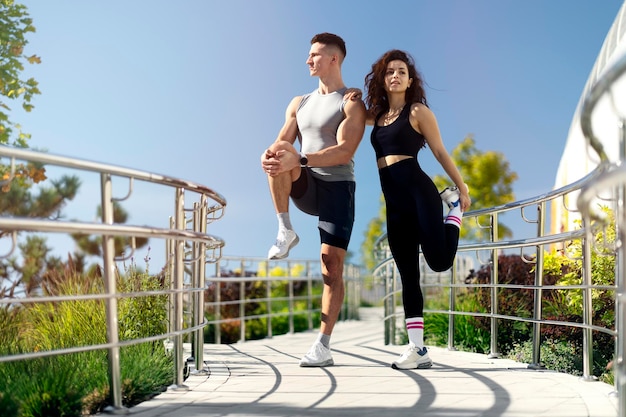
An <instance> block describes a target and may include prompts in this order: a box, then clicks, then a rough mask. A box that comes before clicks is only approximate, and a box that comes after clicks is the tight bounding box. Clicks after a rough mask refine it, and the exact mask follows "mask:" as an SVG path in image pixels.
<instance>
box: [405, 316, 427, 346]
mask: <svg viewBox="0 0 626 417" xmlns="http://www.w3.org/2000/svg"><path fill="white" fill-rule="evenodd" d="M405 321H406V332H407V333H408V335H409V343H411V344H413V345H415V346H416V347H418V348H419V349H421V348H423V347H424V317H411V318H409V319H406V320H405Z"/></svg>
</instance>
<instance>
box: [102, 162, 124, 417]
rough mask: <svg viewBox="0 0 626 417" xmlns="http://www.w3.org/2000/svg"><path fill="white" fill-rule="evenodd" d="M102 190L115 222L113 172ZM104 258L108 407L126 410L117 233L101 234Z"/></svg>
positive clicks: (105, 210)
mask: <svg viewBox="0 0 626 417" xmlns="http://www.w3.org/2000/svg"><path fill="white" fill-rule="evenodd" d="M100 183H101V184H100V186H101V189H100V192H101V202H102V223H104V224H113V191H112V188H113V186H112V184H111V175H110V174H105V173H102V174H101V175H100ZM102 258H103V259H102V260H103V269H104V271H103V273H104V287H105V289H106V293H107V299H106V321H107V342H108V343H110V344H111V345H112V346H111V347H110V348H109V349H108V361H109V385H110V386H109V389H110V391H111V403H112V405H111V406H110V407H108V408H107V410H106V411H107V412H109V413H113V414H127V413H128V410H127V409H125V408H124V407H123V405H122V382H121V371H120V347H119V328H118V317H117V298H116V296H117V288H116V281H117V280H116V279H115V263H114V258H115V244H114V237H113V236H108V235H104V236H102Z"/></svg>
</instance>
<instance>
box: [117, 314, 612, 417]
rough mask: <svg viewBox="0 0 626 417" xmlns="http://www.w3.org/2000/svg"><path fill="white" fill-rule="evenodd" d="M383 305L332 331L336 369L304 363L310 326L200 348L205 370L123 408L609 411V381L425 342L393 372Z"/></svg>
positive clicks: (424, 415) (446, 413) (496, 414)
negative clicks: (416, 359) (424, 348)
mask: <svg viewBox="0 0 626 417" xmlns="http://www.w3.org/2000/svg"><path fill="white" fill-rule="evenodd" d="M381 319H382V311H381V310H380V309H375V308H374V309H362V310H361V320H359V321H350V322H341V323H339V324H338V325H337V326H336V328H335V332H334V335H333V337H332V350H333V357H334V360H335V366H332V367H328V368H301V367H299V366H298V360H299V358H300V357H301V356H302V354H304V353H305V352H306V351H307V350H308V348H309V345H310V344H311V342H312V341H313V339H314V338H315V336H316V333H315V332H307V333H299V334H295V335H282V336H275V337H273V338H272V339H266V340H259V341H251V342H245V343H241V344H235V345H206V348H205V361H206V362H207V365H208V368H209V371H210V373H209V375H208V376H207V375H202V376H200V375H191V376H190V377H189V378H188V379H187V381H186V382H185V384H186V385H187V386H188V387H189V390H187V391H171V390H170V391H167V392H164V393H162V394H160V395H158V396H156V397H155V398H153V399H152V400H150V401H146V402H144V403H142V404H140V405H138V406H136V407H133V408H131V409H130V410H129V411H130V413H131V414H132V415H138V416H141V417H156V416H168V417H195V416H289V417H296V416H319V415H325V416H328V417H335V416H359V417H366V416H372V417H374V416H376V417H381V416H383V417H385V416H387V417H390V416H420V417H470V416H472V417H479V416H480V417H500V416H502V417H504V416H506V417H521V416H528V417H537V416H550V417H583V416H585V417H586V416H594V417H614V416H616V415H617V400H616V398H615V397H614V396H613V392H614V389H613V387H612V386H610V385H607V384H604V383H601V382H585V381H582V380H580V379H579V378H577V377H575V376H571V375H567V374H560V373H555V372H550V371H532V370H528V369H527V368H526V365H525V364H520V363H516V362H513V361H510V360H506V359H489V358H488V357H487V356H486V355H482V354H473V353H466V352H452V351H448V350H447V349H442V348H435V347H433V348H430V356H431V358H432V359H433V362H434V364H433V367H432V368H431V369H427V370H411V371H397V370H393V369H391V367H390V366H389V364H390V363H391V361H393V360H394V359H395V357H396V356H397V355H399V353H400V352H401V351H402V346H386V345H385V344H384V342H383V324H382V321H381Z"/></svg>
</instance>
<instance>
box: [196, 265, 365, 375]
mask: <svg viewBox="0 0 626 417" xmlns="http://www.w3.org/2000/svg"><path fill="white" fill-rule="evenodd" d="M214 266H215V271H214V274H213V276H212V277H211V278H210V279H208V280H207V283H208V289H209V291H210V293H211V294H212V296H213V298H212V299H211V300H209V299H208V296H207V301H206V303H205V311H206V312H207V320H208V321H207V324H208V325H209V327H211V328H212V329H213V331H214V333H215V343H222V327H223V325H224V324H235V325H236V326H237V327H238V328H239V332H238V333H239V334H238V337H237V339H236V340H237V341H240V342H244V341H246V340H247V339H249V338H250V337H249V336H248V335H247V330H246V329H247V323H248V322H250V321H253V320H254V321H256V322H259V321H260V322H265V326H264V329H263V331H262V332H261V329H259V330H258V332H260V334H257V335H255V338H259V337H272V336H273V335H274V332H275V330H274V323H275V322H276V321H277V320H280V319H281V318H286V320H287V326H286V328H285V327H284V328H283V330H284V332H286V333H290V334H291V333H295V332H296V330H312V329H313V328H316V327H318V326H319V316H320V311H321V299H322V290H323V276H322V272H321V270H320V261H318V260H316V261H313V260H306V259H285V260H280V261H268V260H267V259H264V258H251V257H245V258H244V257H234V256H223V257H222V258H221V259H220V260H219V261H217V262H216V263H215V265H214ZM343 277H344V286H345V291H346V292H345V297H344V302H343V306H342V309H341V311H340V316H339V320H352V319H358V308H359V305H360V303H361V297H360V294H361V279H360V270H359V268H358V267H356V266H354V265H350V264H346V265H344V275H343ZM261 283H262V288H258V289H257V291H251V290H250V286H251V285H252V284H261ZM226 287H229V289H232V290H233V291H232V292H235V295H231V296H230V297H229V298H228V299H224V298H225V297H223V296H222V295H221V294H222V291H223V290H224V289H225V288H226ZM296 304H299V306H298V308H296ZM228 306H231V307H233V308H232V309H231V314H228V315H226V314H224V313H223V312H222V310H223V309H224V308H225V307H228ZM296 318H300V319H301V320H300V321H301V322H302V321H304V322H305V324H302V323H300V325H299V326H298V329H296V324H295V320H296ZM199 365H200V364H199V363H197V364H196V366H199Z"/></svg>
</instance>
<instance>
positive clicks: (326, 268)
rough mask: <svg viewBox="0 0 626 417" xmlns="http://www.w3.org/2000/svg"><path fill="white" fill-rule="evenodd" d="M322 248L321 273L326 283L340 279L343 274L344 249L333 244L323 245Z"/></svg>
mask: <svg viewBox="0 0 626 417" xmlns="http://www.w3.org/2000/svg"><path fill="white" fill-rule="evenodd" d="M323 246H325V247H323V248H322V273H323V275H324V280H325V281H326V280H328V281H329V282H327V284H332V283H334V282H335V281H341V279H342V276H343V261H344V258H345V251H344V250H343V249H340V248H335V247H333V246H328V245H323Z"/></svg>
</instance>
